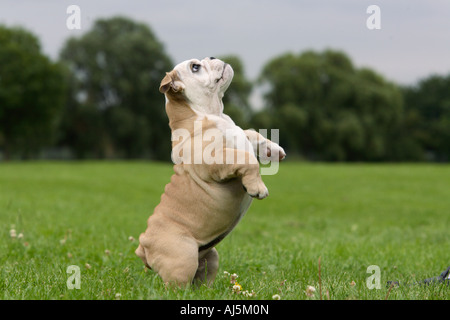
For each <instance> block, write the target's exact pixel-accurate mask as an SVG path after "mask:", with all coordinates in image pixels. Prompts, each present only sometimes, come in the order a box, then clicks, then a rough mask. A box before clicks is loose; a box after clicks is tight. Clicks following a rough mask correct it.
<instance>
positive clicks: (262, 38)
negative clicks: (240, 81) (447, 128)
mask: <svg viewBox="0 0 450 320" xmlns="http://www.w3.org/2000/svg"><path fill="white" fill-rule="evenodd" d="M71 4H76V5H78V6H79V7H80V8H81V30H68V29H67V27H66V19H67V18H68V16H69V15H68V14H67V13H66V9H67V7H68V6H69V5H71ZM371 4H376V5H378V6H379V7H380V8H381V30H369V29H368V28H367V27H366V20H367V18H368V17H369V16H370V14H368V13H366V9H367V7H368V6H369V5H371ZM114 15H123V16H128V17H130V18H132V19H134V20H137V21H141V22H145V23H147V24H148V25H150V27H151V28H152V30H153V31H154V32H155V33H156V35H157V37H158V38H159V39H160V40H161V41H162V42H163V43H164V45H165V48H166V51H167V53H168V54H169V55H170V56H171V57H172V59H173V60H174V62H175V63H177V62H180V61H183V60H186V59H190V58H194V57H196V58H203V57H205V56H211V55H215V56H220V55H225V54H237V55H238V56H240V57H241V59H242V61H243V62H244V65H245V68H246V74H247V76H248V77H250V79H252V80H253V79H255V78H256V77H257V76H258V74H259V72H260V71H261V68H262V67H263V65H264V64H265V63H266V62H268V61H269V60H270V59H271V58H273V57H275V56H276V55H279V54H282V53H285V52H287V51H291V52H296V53H298V52H301V51H304V50H307V49H314V50H323V49H325V48H333V49H339V50H343V51H345V52H346V53H347V54H348V55H349V56H350V57H351V59H352V60H353V62H354V63H355V64H356V65H357V66H358V67H361V66H368V67H371V68H373V69H375V70H377V71H378V72H379V73H381V74H382V75H384V76H385V77H387V78H388V79H390V80H393V81H396V82H397V83H401V84H412V83H415V82H416V81H417V80H418V79H420V78H424V77H427V76H429V75H430V74H432V73H438V74H448V73H450V1H448V0H432V1H430V0H416V1H414V0H395V1H394V0H381V1H380V0H378V1H375V0H371V1H366V0H344V1H337V0H302V1H301V0H297V1H294V0H277V1H268V0H260V1H256V0H227V1H211V0H209V1H203V0H198V1H187V0H184V1H181V0H166V1H152V0H147V1H144V0H125V1H118V0H95V1H94V0H90V1H86V0H70V1H67V0H43V1H35V0H0V23H1V24H6V25H8V26H12V25H22V26H24V27H26V28H27V29H29V30H30V31H32V32H33V33H35V34H37V35H38V36H39V38H40V40H41V44H42V48H43V50H44V52H45V53H46V54H48V55H50V56H51V57H52V58H53V59H56V58H57V56H58V53H59V50H60V49H61V47H62V45H63V43H64V41H65V40H66V39H67V38H68V37H70V36H79V35H81V34H83V33H85V32H87V31H88V30H89V29H90V27H91V26H92V23H93V22H94V21H95V20H96V19H97V18H100V17H103V18H105V17H111V16H114Z"/></svg>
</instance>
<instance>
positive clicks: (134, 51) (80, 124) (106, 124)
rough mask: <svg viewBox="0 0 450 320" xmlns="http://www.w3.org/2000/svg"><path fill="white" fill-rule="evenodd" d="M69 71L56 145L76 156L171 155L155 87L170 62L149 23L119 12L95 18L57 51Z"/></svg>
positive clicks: (169, 67)
mask: <svg viewBox="0 0 450 320" xmlns="http://www.w3.org/2000/svg"><path fill="white" fill-rule="evenodd" d="M60 59H61V61H62V62H63V63H65V64H67V65H68V67H69V69H70V71H71V77H70V78H69V79H68V83H69V88H70V95H69V99H68V101H67V105H66V108H65V111H64V117H63V119H64V121H63V124H62V127H61V132H62V133H63V134H62V136H61V140H60V145H68V146H70V147H71V148H73V149H74V151H75V153H76V154H77V156H79V157H100V158H103V157H125V158H137V157H150V158H153V159H170V148H171V143H170V129H169V126H168V119H167V116H166V114H165V108H164V96H163V95H161V93H160V92H159V91H158V88H159V84H160V82H161V79H162V78H163V77H164V75H165V72H166V71H169V70H171V69H172V67H173V64H172V62H171V60H170V59H169V58H168V56H167V55H166V54H165V52H164V48H163V45H162V44H161V43H160V42H159V40H158V39H157V38H156V36H155V35H154V34H153V32H152V31H151V30H150V28H149V27H148V26H147V25H145V24H142V23H137V22H134V21H131V20H129V19H127V18H123V17H115V18H111V19H105V20H103V19H100V20H97V21H96V22H95V24H94V26H93V28H92V30H91V31H89V32H88V33H86V34H85V35H83V36H82V37H81V38H71V39H69V40H68V41H67V42H66V44H65V46H64V48H63V49H62V51H61V53H60Z"/></svg>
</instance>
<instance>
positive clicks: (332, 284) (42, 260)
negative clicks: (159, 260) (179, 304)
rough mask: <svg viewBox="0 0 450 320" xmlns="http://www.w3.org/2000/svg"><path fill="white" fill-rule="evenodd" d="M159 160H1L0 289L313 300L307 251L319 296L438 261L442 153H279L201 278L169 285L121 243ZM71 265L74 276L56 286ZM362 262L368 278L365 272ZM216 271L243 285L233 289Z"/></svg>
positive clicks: (347, 291)
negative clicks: (189, 284)
mask: <svg viewBox="0 0 450 320" xmlns="http://www.w3.org/2000/svg"><path fill="white" fill-rule="evenodd" d="M171 174H172V167H171V165H170V164H161V163H147V162H74V163H70V162H69V163H60V162H56V163H52V162H31V163H2V164H0V299H122V300H124V299H272V296H273V295H275V294H278V295H279V296H280V297H281V299H296V300H297V299H300V300H303V299H310V300H316V299H320V295H319V287H320V285H319V273H318V259H319V257H320V258H321V278H320V282H321V289H322V297H323V299H328V298H330V299H380V300H381V299H385V298H386V296H387V295H388V289H387V288H386V281H388V280H398V281H400V282H401V283H403V282H409V283H410V282H413V281H419V280H422V279H425V278H428V277H433V276H437V275H438V274H440V272H441V271H443V270H444V269H445V268H446V267H447V266H448V265H449V263H450V261H449V252H450V239H449V235H450V234H449V230H450V166H448V165H429V164H420V165H415V164H401V165H394V164H377V165H368V164H353V165H346V164H335V165H331V164H306V163H290V162H286V163H282V164H281V166H280V171H279V172H278V174H277V175H274V176H264V177H263V179H264V181H265V182H266V185H267V186H268V188H269V191H270V196H269V197H268V198H267V199H264V200H262V201H254V202H253V205H252V206H251V208H250V210H249V211H248V212H247V214H246V216H245V217H244V218H243V219H242V221H241V222H240V224H239V225H238V226H237V227H236V229H235V230H234V231H233V232H232V233H231V234H230V235H229V236H228V237H227V238H225V240H223V241H222V242H221V243H220V244H219V245H218V246H217V249H218V251H219V254H220V268H219V273H218V277H217V278H216V281H215V283H214V285H213V286H212V287H211V288H207V287H204V286H202V287H200V288H197V289H193V288H188V289H177V290H174V289H170V290H168V289H166V288H165V287H164V285H163V283H162V281H161V279H160V278H159V277H158V276H157V275H156V274H155V273H154V272H153V271H146V270H145V268H144V266H143V264H142V262H141V261H140V259H139V258H138V257H136V256H135V254H134V250H135V249H136V247H137V239H138V236H139V234H140V233H141V232H143V231H144V230H145V228H146V220H147V218H148V216H149V215H150V214H151V213H152V211H153V208H154V207H155V206H156V205H157V204H158V202H159V199H160V196H161V193H162V192H163V190H164V186H165V184H166V183H167V182H168V181H169V179H170V175H171ZM11 229H14V230H16V237H15V238H14V237H11V233H10V231H11ZM19 235H20V236H19ZM129 237H133V238H134V239H135V240H134V241H132V240H130V239H129ZM70 265H75V266H78V267H80V270H81V275H80V279H81V289H73V290H70V289H68V287H67V280H68V278H69V277H70V276H71V274H68V273H66V270H67V267H68V266H70ZM370 265H377V266H379V267H380V270H381V289H373V290H369V289H368V288H367V286H366V279H367V277H369V276H370V275H371V274H369V273H367V268H368V267H369V266H370ZM224 271H228V272H230V273H236V274H238V276H239V278H238V279H237V280H238V282H239V284H241V285H242V287H243V290H249V291H252V290H253V291H254V292H256V297H254V298H248V297H244V296H243V295H242V294H239V295H238V294H235V293H233V292H232V290H231V287H232V285H231V284H230V281H229V278H228V277H227V276H225V275H224ZM308 285H311V286H314V287H315V288H316V292H315V293H314V294H313V295H312V296H311V297H308V296H307V295H306V294H305V290H306V288H307V286H308ZM449 290H450V288H449V287H447V286H443V285H434V286H411V287H410V286H400V287H398V288H393V289H392V290H391V291H390V292H389V295H388V298H389V299H441V300H443V299H449V297H450V294H449V293H450V291H449Z"/></svg>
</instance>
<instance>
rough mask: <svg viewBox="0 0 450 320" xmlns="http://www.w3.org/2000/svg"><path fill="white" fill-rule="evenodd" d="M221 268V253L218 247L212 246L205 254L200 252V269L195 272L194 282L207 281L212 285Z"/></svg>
mask: <svg viewBox="0 0 450 320" xmlns="http://www.w3.org/2000/svg"><path fill="white" fill-rule="evenodd" d="M218 269H219V254H218V253H217V250H216V248H212V249H211V250H209V251H208V252H207V253H206V254H205V255H203V254H202V253H200V259H199V260H198V269H197V272H196V273H195V277H194V283H195V284H201V283H205V282H206V284H207V285H208V286H211V285H212V283H213V282H214V279H215V278H216V275H217V270H218Z"/></svg>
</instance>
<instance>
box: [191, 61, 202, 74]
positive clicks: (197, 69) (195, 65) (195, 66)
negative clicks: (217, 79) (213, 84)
mask: <svg viewBox="0 0 450 320" xmlns="http://www.w3.org/2000/svg"><path fill="white" fill-rule="evenodd" d="M200 67H201V65H199V64H195V63H194V64H193V65H192V66H191V70H192V72H198V71H199V70H200Z"/></svg>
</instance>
